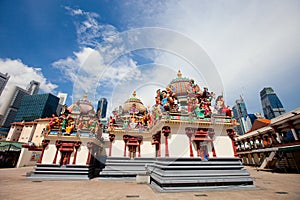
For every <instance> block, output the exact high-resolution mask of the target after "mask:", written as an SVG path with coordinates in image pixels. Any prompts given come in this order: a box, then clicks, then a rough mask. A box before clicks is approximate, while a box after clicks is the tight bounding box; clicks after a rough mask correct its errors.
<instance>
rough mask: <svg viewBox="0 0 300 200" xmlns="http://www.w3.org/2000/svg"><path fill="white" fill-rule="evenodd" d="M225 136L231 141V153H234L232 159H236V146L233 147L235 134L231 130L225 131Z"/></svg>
mask: <svg viewBox="0 0 300 200" xmlns="http://www.w3.org/2000/svg"><path fill="white" fill-rule="evenodd" d="M227 135H228V136H229V138H230V139H231V144H232V149H233V153H234V157H238V155H237V153H236V146H235V132H234V130H232V129H228V130H227Z"/></svg>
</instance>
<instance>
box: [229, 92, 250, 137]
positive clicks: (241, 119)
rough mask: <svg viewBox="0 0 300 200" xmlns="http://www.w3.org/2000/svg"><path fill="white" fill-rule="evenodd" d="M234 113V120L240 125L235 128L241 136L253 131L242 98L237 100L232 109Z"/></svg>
mask: <svg viewBox="0 0 300 200" xmlns="http://www.w3.org/2000/svg"><path fill="white" fill-rule="evenodd" d="M232 111H233V118H234V119H236V121H237V122H238V123H239V125H238V126H236V127H235V129H236V132H237V133H238V134H239V135H244V134H245V133H247V131H248V130H250V129H251V126H252V124H251V120H250V118H249V116H248V112H247V108H246V104H245V102H244V99H243V98H242V97H241V98H240V99H237V100H236V102H235V105H234V106H233V107H232Z"/></svg>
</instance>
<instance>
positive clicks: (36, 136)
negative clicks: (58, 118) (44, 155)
mask: <svg viewBox="0 0 300 200" xmlns="http://www.w3.org/2000/svg"><path fill="white" fill-rule="evenodd" d="M47 123H49V121H38V124H37V125H36V129H35V131H34V133H33V137H32V141H31V142H33V143H34V144H35V146H40V145H41V144H42V141H43V139H44V137H43V135H42V132H43V129H44V128H45V127H46V125H47Z"/></svg>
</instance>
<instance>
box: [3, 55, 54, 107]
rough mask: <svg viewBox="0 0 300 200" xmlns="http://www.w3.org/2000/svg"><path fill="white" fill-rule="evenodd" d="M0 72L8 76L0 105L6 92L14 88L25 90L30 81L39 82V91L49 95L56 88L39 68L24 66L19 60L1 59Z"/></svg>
mask: <svg viewBox="0 0 300 200" xmlns="http://www.w3.org/2000/svg"><path fill="white" fill-rule="evenodd" d="M0 70H1V72H2V73H8V75H9V76H10V78H9V80H8V82H7V85H6V87H5V89H4V91H3V93H2V94H1V96H0V105H1V104H2V102H3V99H4V98H5V96H6V94H7V92H8V91H9V90H10V89H11V88H12V87H14V86H19V87H21V88H24V89H26V87H27V85H28V84H29V82H30V81H31V80H35V81H38V82H40V90H42V91H43V92H45V93H50V92H53V91H54V90H55V88H57V85H55V84H53V83H51V82H49V81H48V80H47V79H46V78H45V77H44V75H43V74H42V71H41V68H34V67H30V66H27V65H25V64H24V63H23V62H22V61H21V60H19V59H17V60H11V59H1V58H0Z"/></svg>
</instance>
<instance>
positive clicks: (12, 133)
mask: <svg viewBox="0 0 300 200" xmlns="http://www.w3.org/2000/svg"><path fill="white" fill-rule="evenodd" d="M22 128H23V125H12V126H11V128H10V129H9V132H8V134H7V137H6V141H11V142H17V141H18V140H19V137H20V135H21V132H22Z"/></svg>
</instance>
